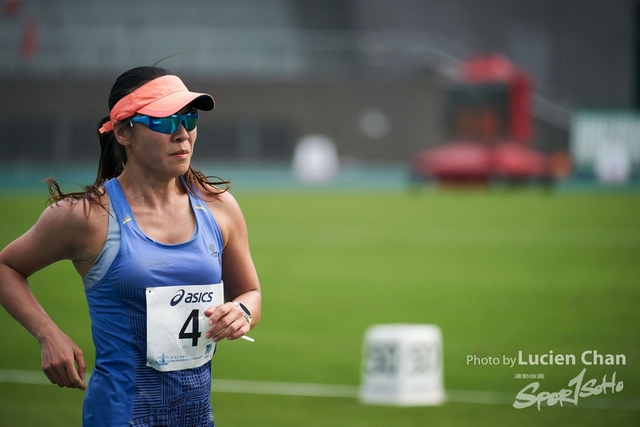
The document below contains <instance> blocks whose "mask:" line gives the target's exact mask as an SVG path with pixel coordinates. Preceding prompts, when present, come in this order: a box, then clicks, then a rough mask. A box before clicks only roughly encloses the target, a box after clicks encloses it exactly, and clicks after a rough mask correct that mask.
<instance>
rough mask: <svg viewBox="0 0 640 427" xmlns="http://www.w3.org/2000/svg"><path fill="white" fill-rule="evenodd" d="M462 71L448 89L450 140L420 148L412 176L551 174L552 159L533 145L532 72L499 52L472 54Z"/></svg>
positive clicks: (451, 178) (447, 179)
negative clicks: (518, 66)
mask: <svg viewBox="0 0 640 427" xmlns="http://www.w3.org/2000/svg"><path fill="white" fill-rule="evenodd" d="M459 71H460V72H459V77H458V81H456V82H455V83H453V84H451V85H449V86H448V87H447V91H446V105H445V117H446V123H447V128H448V130H449V133H450V134H451V140H450V141H449V142H447V143H445V144H444V145H442V146H440V147H437V148H434V149H428V150H424V151H421V152H418V153H416V154H415V155H414V157H413V158H412V160H411V173H412V176H413V177H414V178H416V179H436V180H438V182H441V183H451V182H454V183H486V182H489V180H491V179H495V178H501V179H506V180H509V181H518V182H521V181H527V180H531V179H545V178H548V176H549V167H548V163H549V162H548V159H547V158H546V156H545V155H543V154H542V153H539V152H537V151H535V150H533V149H531V148H530V147H529V145H530V142H531V138H532V134H533V130H532V129H533V127H532V116H531V80H530V78H529V75H528V74H527V73H526V72H525V71H523V70H520V69H517V68H516V67H515V66H514V65H513V64H512V63H511V62H510V61H509V60H508V59H507V58H505V57H504V56H501V55H497V54H490V55H483V56H477V57H474V58H471V59H469V60H468V61H466V62H464V63H463V64H462V65H461V67H460V70H459Z"/></svg>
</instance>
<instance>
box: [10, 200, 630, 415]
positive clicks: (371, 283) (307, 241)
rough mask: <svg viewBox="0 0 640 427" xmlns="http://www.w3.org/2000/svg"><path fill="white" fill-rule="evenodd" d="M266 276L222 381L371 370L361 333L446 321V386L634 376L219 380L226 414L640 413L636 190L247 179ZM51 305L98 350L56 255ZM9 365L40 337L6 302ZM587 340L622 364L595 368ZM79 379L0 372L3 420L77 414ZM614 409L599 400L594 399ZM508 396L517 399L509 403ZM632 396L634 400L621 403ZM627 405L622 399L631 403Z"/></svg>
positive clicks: (20, 214)
mask: <svg viewBox="0 0 640 427" xmlns="http://www.w3.org/2000/svg"><path fill="white" fill-rule="evenodd" d="M236 198H237V199H238V200H239V202H240V204H241V206H242V207H243V210H244V212H245V216H246V219H247V223H248V226H249V233H250V240H251V247H252V253H253V256H254V260H255V263H256V265H257V268H258V271H259V274H260V278H261V283H262V286H263V295H264V307H263V319H262V321H261V323H260V325H259V327H258V328H256V329H255V330H254V331H253V332H252V334H251V335H252V336H253V337H254V338H255V339H256V342H255V343H254V344H250V343H247V342H244V341H237V342H223V343H222V344H221V345H220V346H219V350H218V353H217V354H216V356H215V358H214V363H213V376H214V381H215V378H219V379H238V380H254V381H277V382H298V383H318V384H344V385H358V384H359V383H360V380H361V378H360V366H361V352H362V345H363V336H364V332H365V330H366V329H367V327H369V326H370V325H373V324H384V323H400V322H402V323H429V324H436V325H439V326H440V328H441V329H442V332H443V340H444V376H445V387H446V389H447V390H452V391H455V390H462V391H490V392H496V393H502V394H503V395H510V396H512V397H513V399H515V396H516V394H517V393H518V392H519V391H520V390H521V389H522V388H523V387H525V386H526V385H527V384H529V383H530V382H532V381H533V380H528V379H519V378H516V375H517V374H544V379H541V380H537V381H539V382H540V383H541V386H540V390H544V391H559V390H561V389H562V388H568V382H569V381H570V380H571V379H573V378H574V377H575V376H576V375H577V374H579V373H580V371H581V370H582V369H583V368H585V367H586V368H587V373H586V377H585V380H586V379H591V378H595V379H597V380H598V383H599V382H601V380H602V377H603V376H604V375H607V378H608V379H610V378H611V376H612V374H613V373H614V372H615V373H616V381H623V383H624V389H623V390H621V391H620V392H619V393H615V394H614V395H613V396H611V395H610V393H609V394H607V397H606V398H605V399H602V396H598V397H584V398H582V399H581V400H580V402H579V403H578V407H577V408H576V407H575V406H574V405H565V407H560V406H559V405H555V406H554V407H548V406H547V405H546V404H543V405H542V408H541V410H540V411H538V410H537V409H536V408H535V407H529V408H525V409H515V408H513V407H512V406H511V405H510V403H509V402H507V403H506V404H502V405H499V404H481V403H452V402H449V403H446V404H444V405H442V406H438V407H410V408H400V407H390V406H371V405H363V404H361V403H360V402H359V401H358V400H357V399H355V398H336V397H333V398H330V397H304V396H279V395H266V394H239V393H220V392H214V393H213V396H212V400H213V404H214V408H215V410H216V423H217V424H218V425H219V426H221V427H236V426H248V425H260V426H267V427H268V426H274V427H275V426H278V427H287V426H296V427H298V426H385V427H388V426H394V427H396V426H513V425H518V426H521V427H524V426H580V427H584V426H602V425H611V426H634V425H636V426H637V425H640V363H639V362H640V328H639V325H640V310H639V309H638V305H639V303H640V279H639V278H638V274H639V273H640V215H639V213H640V195H638V194H637V193H635V194H633V193H626V194H625V193H603V192H601V193H593V194H588V193H579V194H578V193H575V194H570V193H561V194H548V193H543V192H538V191H515V192H511V191H491V192H475V191H471V192H441V191H426V192H424V193H421V194H408V193H402V192H381V193H374V192H372V191H367V192H361V193H356V192H348V191H343V192H322V191H311V192H307V193H302V192H288V193H266V192H260V193H250V192H239V193H237V194H236ZM44 200H45V197H44V195H34V196H30V197H26V196H25V197H18V196H11V195H5V196H2V197H0V246H4V245H5V244H6V243H8V242H9V241H11V240H12V239H13V238H15V237H17V236H18V235H19V234H21V233H23V232H24V231H25V230H26V229H27V228H28V227H29V226H30V225H31V224H32V223H33V222H34V221H35V220H36V219H37V217H38V215H39V212H40V211H41V210H42V209H43V207H44ZM31 285H32V287H33V289H34V292H35V294H36V295H37V296H38V297H39V299H40V300H41V302H42V304H43V305H44V307H45V308H46V310H47V311H48V312H49V314H50V316H51V317H52V318H53V319H54V320H55V321H57V322H58V324H59V325H60V326H61V327H62V328H63V330H65V331H66V332H67V333H68V334H69V335H71V336H72V337H73V338H74V339H75V340H76V342H78V344H80V345H81V347H82V348H83V349H84V351H85V355H86V357H87V358H88V360H89V361H90V362H91V361H92V360H93V349H92V343H91V338H90V335H89V332H90V324H89V318H88V314H87V309H86V303H85V301H84V292H83V289H82V284H81V282H80V280H79V278H78V277H77V276H76V274H75V273H74V271H73V269H72V267H71V265H70V263H60V264H59V265H55V266H52V267H50V268H48V269H46V270H45V271H42V272H39V273H37V274H35V275H34V276H33V277H32V278H31ZM0 325H1V328H0V343H1V344H0V369H20V370H30V371H37V370H39V366H40V361H39V357H40V354H39V348H38V346H37V343H36V342H35V340H34V339H33V338H32V337H31V336H29V335H28V334H27V333H26V332H25V331H24V330H23V329H22V328H21V327H20V326H19V325H17V323H16V322H14V321H13V320H12V319H11V318H10V317H9V316H8V315H7V314H6V313H5V312H3V311H0ZM586 350H595V351H597V352H598V353H600V354H623V355H625V357H626V364H625V365H618V366H584V365H583V364H582V363H581V361H580V355H581V354H582V352H584V351H586ZM518 351H522V352H523V354H524V355H525V357H526V355H528V354H539V355H541V354H548V353H549V352H550V351H553V353H554V354H574V355H576V357H577V359H578V361H577V363H576V365H575V366H557V365H556V366H535V367H532V366H528V367H522V366H515V367H513V368H512V367H507V366H503V365H498V366H478V365H476V366H474V365H473V364H467V356H469V355H476V356H478V357H498V358H500V359H501V360H502V357H503V356H504V355H506V356H509V357H516V356H517V354H518ZM82 398H83V393H82V392H80V391H77V390H66V389H59V388H57V387H54V386H49V385H28V384H12V383H0V426H3V427H4V426H6V427H10V426H31V425H47V426H77V425H80V410H81V402H82ZM596 401H597V402H598V403H599V404H602V405H604V406H605V408H600V409H594V408H593V406H596V405H590V404H589V403H590V402H596ZM511 403H512V402H511ZM625 405H626V406H625ZM623 407H625V408H626V409H623Z"/></svg>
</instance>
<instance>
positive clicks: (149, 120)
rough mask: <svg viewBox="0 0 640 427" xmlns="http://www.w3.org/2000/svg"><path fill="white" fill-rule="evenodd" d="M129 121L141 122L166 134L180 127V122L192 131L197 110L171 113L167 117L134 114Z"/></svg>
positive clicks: (196, 122) (196, 117) (195, 122)
mask: <svg viewBox="0 0 640 427" xmlns="http://www.w3.org/2000/svg"><path fill="white" fill-rule="evenodd" d="M131 123H132V125H131V126H133V123H142V124H143V125H145V126H148V127H149V129H151V130H152V131H154V132H160V133H164V134H167V135H170V134H172V133H174V132H175V131H177V130H178V129H180V125H181V124H182V125H184V128H185V129H186V130H188V131H192V130H194V129H195V128H196V125H197V124H198V110H191V111H189V112H188V113H186V114H172V115H170V116H169V117H149V116H134V117H132V118H131Z"/></svg>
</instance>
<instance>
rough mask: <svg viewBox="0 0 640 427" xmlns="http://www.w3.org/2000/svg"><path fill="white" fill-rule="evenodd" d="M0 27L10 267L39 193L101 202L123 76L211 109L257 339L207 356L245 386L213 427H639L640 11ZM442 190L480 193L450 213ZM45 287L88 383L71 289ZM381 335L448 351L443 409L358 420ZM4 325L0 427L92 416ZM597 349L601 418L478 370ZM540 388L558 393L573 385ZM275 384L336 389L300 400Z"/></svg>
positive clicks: (554, 378) (275, 12)
mask: <svg viewBox="0 0 640 427" xmlns="http://www.w3.org/2000/svg"><path fill="white" fill-rule="evenodd" d="M1 7H2V10H1V11H0V95H1V96H0V126H2V129H3V130H4V136H3V137H2V138H0V202H1V204H0V238H1V239H2V240H0V246H2V245H5V244H7V243H8V242H9V241H11V240H12V239H13V238H15V237H17V236H18V235H20V234H21V233H22V232H24V231H25V230H26V229H27V227H29V226H30V225H31V224H32V223H33V222H34V221H35V220H36V219H37V216H38V214H39V212H40V210H41V209H42V207H43V206H44V200H45V198H46V189H45V187H44V184H42V182H41V180H42V179H44V178H46V177H48V176H53V177H54V178H56V179H59V180H61V181H64V183H65V185H73V184H75V183H78V184H86V183H90V182H93V179H94V177H95V172H96V165H97V160H98V145H97V140H96V137H95V125H96V124H97V122H98V120H99V119H101V118H102V117H104V116H106V115H107V114H108V109H107V101H106V100H107V96H108V93H109V90H110V88H111V85H112V84H113V82H114V80H115V78H116V77H117V76H118V75H119V74H121V73H122V72H123V71H125V70H127V69H129V68H132V67H134V66H138V65H151V64H153V63H155V62H157V61H159V60H161V59H163V58H166V59H164V60H163V61H161V62H160V64H159V66H162V67H164V68H167V69H169V70H171V71H173V72H175V73H176V74H178V75H180V76H181V77H183V79H184V80H185V81H186V83H187V86H189V87H190V89H192V90H198V91H205V92H209V93H211V94H212V95H213V96H214V98H215V99H216V102H217V106H216V109H215V110H214V111H213V112H212V113H210V114H203V115H202V118H201V120H200V122H199V134H198V144H197V146H196V151H195V159H194V164H195V165H196V166H198V167H199V168H202V169H203V170H204V171H205V172H206V173H207V174H211V175H218V176H221V177H223V178H225V179H230V180H231V181H232V182H233V189H232V191H234V194H236V197H238V198H239V200H240V203H241V205H242V206H243V209H244V210H245V215H246V216H247V220H248V225H249V230H250V233H251V236H252V239H253V240H252V245H253V252H254V258H255V260H256V264H257V265H258V267H259V270H260V273H261V279H262V281H263V286H264V292H265V313H266V314H267V316H266V317H265V320H264V323H263V325H261V328H259V329H257V330H256V331H255V334H254V335H255V337H256V339H257V340H258V341H257V342H256V346H255V347H254V348H250V347H248V346H240V345H237V346H229V352H228V353H222V352H221V354H219V355H217V356H216V357H217V358H218V360H219V362H218V363H219V364H218V365H217V367H214V377H216V378H218V379H225V380H230V381H231V383H224V382H223V381H220V384H222V385H221V386H220V389H219V390H218V391H216V392H215V393H214V394H215V396H214V400H216V402H218V403H215V404H214V407H215V408H216V411H217V413H219V414H220V415H219V416H220V418H219V420H220V424H221V425H228V426H233V425H247V424H248V423H253V424H255V423H262V425H274V426H275V425H278V426H288V425H291V426H294V425H295V426H300V425H309V426H316V425H318V426H320V425H348V426H357V425H397V426H405V425H406V426H410V425H411V426H417V425H492V426H495V425H505V426H506V425H514V424H518V425H522V426H525V425H531V426H534V425H563V426H564V425H576V426H581V427H582V426H585V425H594V426H595V425H625V426H626V425H640V424H639V422H640V421H639V419H640V418H639V417H640V403H639V400H640V392H639V390H640V389H639V388H638V380H640V369H639V367H638V363H637V362H638V357H640V334H639V332H638V328H637V325H638V321H640V317H639V316H640V315H639V314H638V311H637V304H638V302H640V293H639V292H640V291H639V289H640V288H639V287H638V283H639V282H638V279H637V276H638V273H639V272H640V271H639V270H640V269H639V268H638V263H637V259H638V255H640V220H638V218H637V212H638V203H639V201H640V199H639V198H638V189H639V188H640V187H639V186H638V183H639V182H640V114H639V113H638V106H640V54H639V52H640V36H639V34H640V2H638V1H636V0H616V1H610V0H537V1H528V2H525V1H512V0H428V1H421V0H394V1H391V0H323V1H312V0H298V1H296V0H238V1H224V0H191V1H187V2H172V1H167V0H153V1H152V0H139V1H126V0H112V1H98V0H83V1H81V0H64V1H63V0H31V1H29V0H2V4H1ZM310 141H311V142H315V145H314V144H311V147H312V148H311V149H309V150H307V151H306V153H307V155H308V156H305V151H304V150H301V149H302V148H303V147H304V146H305V144H304V142H307V143H308V142H310ZM308 147H309V146H307V148H308ZM318 153H319V154H318ZM309 156H310V157H309ZM298 161H299V162H300V164H298V163H296V162H298ZM315 168H318V169H319V170H320V171H321V172H322V171H324V172H325V174H324V175H323V174H322V173H320V174H319V175H313V174H312V176H310V177H309V176H305V171H306V172H309V171H312V170H315ZM328 170H331V171H333V170H335V174H326V171H328ZM451 182H453V183H455V184H461V183H462V184H465V185H466V184H471V185H472V186H473V191H471V192H467V191H463V192H456V191H454V192H449V191H447V190H446V189H441V188H440V187H441V186H442V185H441V184H449V183H451ZM512 183H517V184H520V185H518V191H515V192H512V191H510V190H507V191H504V187H505V185H504V184H512ZM478 184H480V186H481V187H482V189H480V190H478V189H477V187H478ZM521 184H526V186H527V188H521V187H523V185H521ZM407 188H410V189H411V190H413V191H407ZM423 188H424V189H425V190H424V191H423ZM541 188H542V190H541ZM551 188H555V189H556V190H557V191H556V192H555V194H551V193H550V192H549V191H547V190H549V189H551ZM379 195H383V197H384V199H385V200H386V201H387V202H389V205H388V206H387V205H385V206H384V207H381V206H380V200H379ZM309 245H311V246H309ZM328 266H329V267H328ZM327 268H328V269H330V270H335V271H327ZM374 271H375V272H377V274H374V273H372V272H374ZM365 283H366V284H367V286H365ZM389 283H394V284H396V285H397V286H398V287H397V288H394V290H393V291H392V292H391V295H390V293H389V290H388V285H389ZM32 285H33V287H34V291H35V292H36V294H37V295H38V296H39V297H40V298H41V299H42V301H43V304H44V305H45V307H46V308H47V310H48V311H50V313H51V314H52V316H54V318H55V319H56V320H57V321H59V322H60V323H61V325H63V329H65V328H66V330H69V331H70V333H71V334H72V336H73V337H74V339H77V340H78V341H79V342H81V343H82V344H83V348H84V349H85V352H86V353H87V354H88V357H89V358H90V357H91V343H90V338H89V336H88V330H89V329H88V317H87V316H86V309H85V308H83V303H84V302H83V298H84V296H83V294H82V291H81V287H80V286H81V285H80V283H79V279H78V278H77V277H76V276H75V275H74V273H73V272H72V271H71V269H70V268H69V266H60V267H52V268H51V269H49V270H48V271H47V272H46V273H44V274H41V275H36V276H35V277H34V278H33V281H32ZM306 286H309V288H307V287H306ZM323 289H326V292H323V291H322V290H323ZM336 294H340V295H341V296H342V300H341V301H336V300H335V297H334V295H336ZM363 295H366V297H364V298H363ZM326 306H335V307H336V313H335V314H333V315H331V318H330V319H327V318H326V316H327V309H326ZM372 310H373V311H374V312H372ZM329 311H331V310H329ZM338 312H340V313H351V316H352V318H350V319H348V320H349V321H348V322H347V325H345V324H344V319H343V318H340V317H338V315H337V313H338ZM594 313H597V314H598V315H595V314H594ZM79 318H80V319H86V321H85V320H81V321H78V319H79ZM531 319H535V322H532V321H531ZM387 322H388V323H394V322H414V323H425V322H427V323H435V324H438V325H440V326H442V328H443V337H444V338H443V339H444V348H445V353H444V360H445V386H446V387H447V390H448V391H450V393H449V397H450V401H449V402H448V403H447V404H445V405H443V406H442V407H437V408H393V407H366V408H365V407H364V406H362V405H359V404H358V403H357V401H356V400H354V396H355V390H356V388H357V385H358V383H359V381H360V366H359V363H360V356H361V353H360V352H361V346H362V337H363V334H364V331H365V329H366V327H368V326H369V325H371V324H374V323H387ZM534 323H535V324H534ZM0 325H2V328H1V331H0V334H1V335H0V342H1V344H0V379H2V381H0V424H1V425H7V426H12V425H29V422H27V423H26V424H24V420H25V419H27V420H31V421H30V422H31V424H34V425H35V424H38V423H43V422H47V423H49V425H52V426H53V425H60V426H65V425H77V421H78V419H79V412H80V405H81V398H82V397H81V396H80V394H78V393H74V392H73V391H68V390H57V389H53V388H51V387H46V386H41V385H37V384H38V383H40V380H41V379H42V378H41V377H38V373H37V372H35V373H34V372H32V371H36V370H37V367H38V366H39V365H38V363H39V362H38V358H39V353H38V349H37V345H36V344H35V343H34V342H33V340H32V339H31V338H30V337H28V336H25V335H26V333H25V332H24V331H23V330H21V329H20V327H19V326H18V325H15V322H13V321H12V320H11V319H9V318H8V316H7V315H6V313H4V312H0ZM593 349H595V350H597V351H598V352H600V353H614V354H615V353H623V354H625V355H626V356H627V365H626V366H624V367H616V368H617V372H618V378H620V379H622V377H624V381H625V393H624V394H623V395H621V396H622V397H621V398H620V399H619V400H615V401H613V403H612V401H611V400H606V399H605V400H602V401H600V400H596V399H595V398H591V400H587V399H585V400H584V403H581V405H585V407H588V408H591V409H572V410H564V409H563V408H545V409H546V410H543V411H541V412H538V411H537V410H535V409H532V408H529V409H532V410H530V411H524V410H521V411H517V410H515V409H514V408H512V407H511V406H510V405H511V403H513V397H514V396H515V394H516V392H517V391H518V390H520V389H521V388H522V387H523V386H524V385H525V382H524V381H523V380H522V379H518V380H516V379H514V371H513V370H506V369H499V368H490V367H475V368H474V367H470V366H467V365H466V364H465V363H464V361H465V358H466V356H468V355H469V354H477V355H479V356H483V357H488V356H501V355H503V354H505V355H509V356H511V357H513V356H515V355H516V354H515V352H516V351H517V350H524V351H525V352H527V351H528V352H530V353H537V354H546V353H548V352H549V351H550V350H552V351H554V352H556V353H578V354H579V353H580V352H582V351H584V350H593ZM256 355H258V357H259V358H260V359H259V361H256V360H255V356H256ZM222 366H224V367H225V368H224V369H223V368H221V367H222ZM600 368H601V369H599V370H598V368H594V369H593V372H595V373H597V375H599V377H600V378H601V377H602V375H609V376H611V373H612V371H611V369H604V368H602V367H600ZM591 372H592V371H590V373H589V374H588V377H589V378H592V377H594V376H592V374H591ZM515 373H516V374H517V373H529V371H527V370H521V371H518V372H515ZM534 373H538V374H539V373H546V375H547V378H546V380H547V382H546V383H543V384H544V387H543V389H545V390H560V389H561V388H562V387H566V385H567V381H568V380H570V379H571V378H573V377H574V376H575V374H577V373H578V371H576V372H574V370H573V369H568V368H565V369H563V368H559V367H555V368H553V369H550V370H547V369H546V368H545V369H544V370H541V369H537V370H534ZM32 374H33V375H36V376H35V377H34V376H33V375H32ZM30 375H31V376H30ZM594 375H595V374H594ZM597 375H596V377H597ZM33 378H35V379H33ZM38 378H40V380H39V379H38ZM237 380H245V381H268V383H251V382H250V383H242V382H238V381H237ZM233 381H236V382H233ZM24 382H26V383H29V382H34V383H36V384H35V385H25V384H20V383H24ZM280 382H282V383H283V384H291V383H294V384H298V383H305V384H320V385H322V384H326V385H328V388H325V389H318V388H313V387H312V388H311V389H306V391H304V390H303V389H300V388H298V389H295V387H294V389H295V390H298V392H295V390H294V391H293V392H291V393H289V394H292V395H296V394H297V395H296V396H285V395H286V394H287V392H282V393H280V392H278V390H281V388H279V387H280V386H279V385H278V384H276V383H280ZM225 384H226V385H227V386H228V387H227V388H225V387H226V386H225ZM340 386H343V388H340ZM214 387H215V385H214ZM234 387H235V388H234ZM252 387H253V389H252ZM332 387H333V388H332ZM344 387H346V388H344ZM258 389H259V390H258ZM301 390H302V391H301ZM309 390H311V391H309ZM318 390H320V391H318ZM323 390H324V391H323ZM455 390H458V392H457V394H456V391H455ZM214 391H215V390H214ZM229 391H235V392H234V393H229ZM485 391H486V392H489V393H488V394H477V393H476V394H473V393H474V392H485ZM467 392H471V394H465V393H467ZM237 393H246V394H245V395H242V394H240V395H239V394H237ZM305 393H306V394H307V395H305ZM314 393H317V395H318V396H317V397H309V394H310V395H313V394H314ZM280 394H283V395H280ZM329 395H331V396H333V397H327V396H329ZM590 401H591V402H595V403H592V404H591V405H589V403H588V402H590ZM483 403H491V404H489V405H485V404H483ZM247 407H248V408H250V409H248V410H246V408H247ZM38 408H42V409H41V410H38ZM598 408H599V409H598ZM245 411H247V412H245ZM534 411H535V412H534ZM25 413H26V414H28V415H27V416H26V417H27V418H25ZM49 414H54V416H53V417H51V416H50V415H49ZM29 417H30V418H29ZM223 421H224V423H223ZM19 423H21V424H19Z"/></svg>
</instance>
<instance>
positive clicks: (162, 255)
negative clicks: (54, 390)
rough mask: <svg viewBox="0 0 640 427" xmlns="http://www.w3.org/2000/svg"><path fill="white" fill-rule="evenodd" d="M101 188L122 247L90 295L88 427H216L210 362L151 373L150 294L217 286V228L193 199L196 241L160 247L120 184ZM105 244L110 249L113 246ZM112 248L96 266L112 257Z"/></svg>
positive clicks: (219, 269)
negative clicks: (148, 354)
mask: <svg viewBox="0 0 640 427" xmlns="http://www.w3.org/2000/svg"><path fill="white" fill-rule="evenodd" d="M104 186H105V188H106V190H107V193H108V195H109V202H110V205H111V206H112V207H113V210H114V211H115V218H112V217H110V218H109V222H110V227H109V235H110V236H113V235H114V234H115V235H116V238H117V233H114V226H113V223H112V222H113V221H117V224H118V225H119V229H120V239H119V240H120V244H119V249H118V251H117V254H115V257H113V261H112V262H111V263H110V264H108V265H107V266H106V267H104V268H103V270H104V275H103V276H102V277H101V278H100V279H99V280H96V281H95V283H93V284H90V285H89V286H87V287H85V292H86V297H87V303H88V305H89V315H90V317H91V322H92V325H91V329H92V335H93V342H94V345H95V348H96V363H95V369H94V371H93V373H92V375H91V379H90V381H89V387H88V390H87V392H86V394H85V399H84V404H83V416H82V417H83V426H85V427H89V426H91V427H98V426H104V427H114V426H138V427H142V426H146V427H159V426H181V427H201V426H213V425H214V422H213V409H212V407H211V398H210V393H211V363H210V362H208V363H206V364H204V365H202V366H200V367H198V368H193V369H185V370H179V371H171V372H159V371H156V370H155V369H153V368H150V367H147V366H146V347H147V342H146V333H147V328H146V322H147V317H146V296H145V290H146V288H148V287H153V286H176V287H177V286H186V285H201V284H207V283H211V284H213V283H220V282H221V280H222V236H221V233H220V229H219V227H218V224H217V223H216V220H215V218H214V217H213V214H212V213H211V212H210V211H209V209H208V208H207V206H206V204H205V203H204V202H203V201H202V200H200V199H199V197H196V196H192V195H189V199H190V203H191V208H192V211H193V213H194V215H195V217H196V230H195V232H194V235H193V236H192V238H191V239H190V240H189V241H187V242H184V243H179V244H175V245H167V244H162V243H159V242H156V241H154V240H152V239H150V238H149V237H147V236H146V235H145V234H144V233H143V232H142V231H141V230H140V228H139V227H138V225H137V224H136V220H135V217H134V216H133V213H132V211H131V208H130V206H129V203H128V202H127V200H126V198H125V196H124V193H123V191H122V188H121V187H120V184H119V182H118V180H117V179H111V180H109V181H107V182H106V183H105V184H104ZM116 231H117V230H116ZM116 240H117V239H116ZM107 243H109V244H110V246H113V239H111V240H109V239H108V241H107ZM107 246H109V245H107ZM107 246H105V249H104V250H103V254H101V257H99V260H100V258H104V257H102V255H104V254H106V253H109V248H108V247H107ZM112 253H115V251H112ZM97 262H98V261H97ZM90 273H91V272H90ZM89 276H91V274H89ZM94 276H95V274H94ZM94 279H95V277H94ZM85 284H87V282H85Z"/></svg>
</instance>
